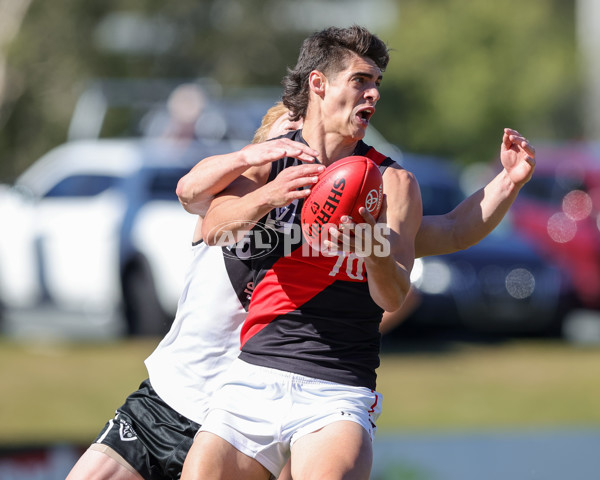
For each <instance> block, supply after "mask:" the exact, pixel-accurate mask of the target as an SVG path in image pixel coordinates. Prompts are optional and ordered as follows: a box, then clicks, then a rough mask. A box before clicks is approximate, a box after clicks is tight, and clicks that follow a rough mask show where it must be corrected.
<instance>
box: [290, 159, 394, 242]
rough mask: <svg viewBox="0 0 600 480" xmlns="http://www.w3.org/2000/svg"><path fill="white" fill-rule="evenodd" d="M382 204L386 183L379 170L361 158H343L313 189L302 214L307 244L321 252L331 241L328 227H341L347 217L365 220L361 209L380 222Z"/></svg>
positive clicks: (322, 174)
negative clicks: (359, 211) (342, 221)
mask: <svg viewBox="0 0 600 480" xmlns="http://www.w3.org/2000/svg"><path fill="white" fill-rule="evenodd" d="M382 200H383V179H382V177H381V172H380V171H379V167H378V166H377V165H376V164H375V162H373V161H372V160H371V159H369V158H367V157H362V156H358V155H355V156H351V157H346V158H342V159H341V160H338V161H336V162H334V163H332V164H331V165H329V166H328V167H327V168H326V169H325V170H324V171H323V173H321V175H319V180H318V181H317V183H316V184H315V185H314V186H313V187H312V191H311V192H310V195H309V196H308V197H307V198H306V200H305V201H304V205H303V207H302V213H301V223H302V233H303V234H304V238H305V239H306V241H307V242H308V243H309V244H310V245H311V246H312V247H313V248H316V249H320V245H322V241H323V239H326V238H328V237H329V235H328V233H327V232H328V227H330V226H335V227H338V226H339V225H340V224H341V218H342V217H343V216H344V215H348V216H350V217H351V218H352V220H353V221H354V222H355V223H363V222H364V220H363V218H362V216H361V215H360V213H358V209H359V208H360V207H365V208H366V209H367V210H368V211H369V213H371V215H373V217H375V218H377V216H378V215H379V211H380V210H381V204H382Z"/></svg>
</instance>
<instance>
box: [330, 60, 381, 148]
mask: <svg viewBox="0 0 600 480" xmlns="http://www.w3.org/2000/svg"><path fill="white" fill-rule="evenodd" d="M381 79H382V75H381V70H380V69H379V67H377V65H376V64H375V62H373V60H371V59H369V58H363V57H359V56H358V55H352V57H350V60H349V61H348V63H347V67H346V69H344V70H342V71H340V72H338V73H337V74H334V75H330V76H329V77H328V79H327V90H326V94H325V99H324V100H325V102H324V108H325V118H327V119H328V121H329V123H330V128H329V129H328V130H330V131H336V132H337V133H339V134H341V135H343V136H344V137H348V138H351V139H352V140H353V141H356V140H361V139H362V138H363V137H364V136H365V132H366V130H367V127H368V126H369V121H370V119H371V117H372V116H373V114H374V113H375V104H376V103H377V101H378V100H379V98H380V95H379V85H380V83H381Z"/></svg>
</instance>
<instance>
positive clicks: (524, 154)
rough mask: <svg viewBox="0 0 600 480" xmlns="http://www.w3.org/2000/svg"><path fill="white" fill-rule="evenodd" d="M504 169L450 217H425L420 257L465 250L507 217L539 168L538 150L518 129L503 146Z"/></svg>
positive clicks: (508, 131)
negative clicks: (524, 187) (520, 191)
mask: <svg viewBox="0 0 600 480" xmlns="http://www.w3.org/2000/svg"><path fill="white" fill-rule="evenodd" d="M500 160H501V162H502V165H503V167H504V169H503V170H502V171H501V172H500V173H499V174H498V175H497V176H496V177H495V178H494V179H493V180H492V181H491V182H490V183H488V184H487V185H486V186H485V187H484V188H482V189H480V190H478V191H477V192H475V193H474V194H472V195H471V196H470V197H468V198H466V199H465V200H463V201H462V202H461V203H460V204H459V205H458V206H457V207H456V208H455V209H454V210H452V211H451V212H449V213H447V214H446V215H432V216H425V217H423V221H422V222H421V228H420V229H419V232H418V233H417V237H416V243H415V250H416V256H417V257H424V256H428V255H442V254H446V253H452V252H456V251H457V250H463V249H465V248H468V247H470V246H472V245H475V244H476V243H478V242H479V241H481V240H482V239H483V238H484V237H486V236H487V235H488V234H489V233H490V232H491V231H492V230H493V229H494V228H496V226H498V224H499V223H500V221H501V220H502V219H503V218H504V216H505V215H506V213H507V212H508V210H509V209H510V207H511V205H512V204H513V202H514V201H515V199H516V198H517V194H518V193H519V190H520V189H521V187H522V186H523V185H524V184H525V183H527V182H528V181H529V179H530V178H531V176H532V174H533V171H534V168H535V149H534V148H533V147H532V146H531V145H530V144H529V142H528V141H527V139H526V138H525V137H523V136H521V135H520V134H519V132H517V131H516V130H511V129H508V128H507V129H505V130H504V135H503V138H502V144H501V147H500Z"/></svg>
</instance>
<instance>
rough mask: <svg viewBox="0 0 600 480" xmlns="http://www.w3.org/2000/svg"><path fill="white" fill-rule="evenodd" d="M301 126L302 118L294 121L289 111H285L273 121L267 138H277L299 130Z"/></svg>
mask: <svg viewBox="0 0 600 480" xmlns="http://www.w3.org/2000/svg"><path fill="white" fill-rule="evenodd" d="M299 128H302V120H296V121H295V122H292V121H291V120H290V116H289V112H285V113H283V114H281V116H280V117H279V118H278V119H277V120H275V121H274V122H273V125H271V128H270V129H269V133H268V137H267V138H276V137H279V136H281V135H285V134H286V133H287V132H289V131H295V130H298V129H299Z"/></svg>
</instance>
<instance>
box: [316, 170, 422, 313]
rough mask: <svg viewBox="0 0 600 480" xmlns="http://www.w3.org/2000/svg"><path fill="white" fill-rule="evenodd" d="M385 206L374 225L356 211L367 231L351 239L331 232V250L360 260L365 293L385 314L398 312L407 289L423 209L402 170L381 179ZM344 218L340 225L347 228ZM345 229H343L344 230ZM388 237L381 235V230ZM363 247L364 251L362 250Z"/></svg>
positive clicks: (408, 175)
mask: <svg viewBox="0 0 600 480" xmlns="http://www.w3.org/2000/svg"><path fill="white" fill-rule="evenodd" d="M383 190H384V192H386V201H385V206H384V208H383V210H382V213H381V214H380V216H379V219H378V222H380V223H378V224H377V223H376V221H375V219H374V218H373V217H372V216H371V214H370V213H369V212H368V211H367V210H366V209H365V208H362V209H361V210H360V212H361V214H362V216H363V221H364V223H366V224H368V226H370V228H368V229H365V230H364V231H363V230H361V229H360V228H359V229H356V230H355V233H356V235H355V236H354V237H352V236H350V235H348V234H344V233H343V231H344V230H345V228H343V229H342V230H339V229H336V228H331V229H330V234H331V236H332V239H333V241H332V242H329V243H328V242H326V245H328V246H330V247H331V248H332V249H339V248H340V246H342V245H343V247H342V248H343V249H344V250H346V251H349V252H352V253H355V254H357V255H358V256H360V257H363V258H364V262H365V268H366V270H367V279H368V280H367V281H368V284H369V293H370V294H371V298H373V301H375V303H377V304H378V305H379V306H380V307H381V308H383V309H384V310H386V311H390V312H393V311H395V310H398V309H399V308H400V307H401V305H402V303H403V302H404V299H405V297H406V295H407V294H408V291H409V289H410V271H411V270H412V267H413V263H414V260H415V248H414V245H415V235H416V233H417V230H418V229H419V224H420V222H421V217H422V215H423V207H422V202H421V192H420V190H419V185H418V183H417V181H416V179H415V178H414V176H413V174H412V173H410V172H408V171H406V170H404V169H403V168H400V167H398V168H392V167H390V168H388V169H387V170H386V171H385V173H384V175H383ZM347 220H348V219H347V217H346V218H343V219H342V222H343V223H347V224H349V223H350V222H348V221H347ZM347 226H348V225H345V227H347ZM382 226H387V227H388V233H387V234H386V235H381V227H382ZM365 247H366V248H365Z"/></svg>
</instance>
